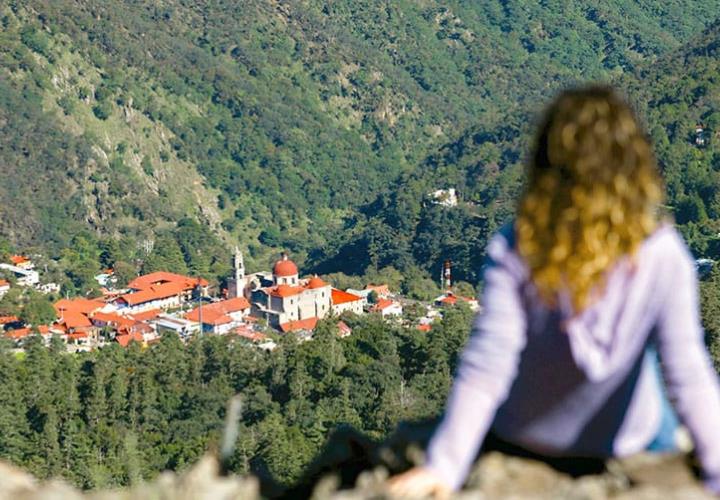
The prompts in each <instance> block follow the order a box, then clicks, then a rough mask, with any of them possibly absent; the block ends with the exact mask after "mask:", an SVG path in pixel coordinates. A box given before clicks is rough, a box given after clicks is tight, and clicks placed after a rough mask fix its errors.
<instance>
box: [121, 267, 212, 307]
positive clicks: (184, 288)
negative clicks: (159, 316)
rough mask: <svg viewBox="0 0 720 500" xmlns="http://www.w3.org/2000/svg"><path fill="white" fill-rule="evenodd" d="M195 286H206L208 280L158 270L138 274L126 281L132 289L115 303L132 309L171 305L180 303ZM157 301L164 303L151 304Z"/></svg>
mask: <svg viewBox="0 0 720 500" xmlns="http://www.w3.org/2000/svg"><path fill="white" fill-rule="evenodd" d="M197 286H200V287H202V288H206V287H207V286H208V282H207V280H204V279H202V278H191V277H189V276H182V275H180V274H175V273H168V272H165V271H158V272H155V273H150V274H146V275H144V276H138V277H137V278H135V279H134V280H132V281H131V282H130V283H128V288H130V289H131V290H133V291H132V292H130V293H126V294H124V295H121V296H120V297H119V298H118V299H117V300H116V304H118V305H120V306H121V307H123V306H127V307H130V308H132V309H142V308H144V307H152V308H153V309H157V308H159V307H162V308H165V307H172V306H174V305H180V303H181V302H183V301H184V300H185V299H186V298H187V297H188V296H189V295H190V293H191V292H192V291H193V290H194V289H195V288H196V287H197ZM157 302H165V303H164V304H162V303H160V304H153V303H157Z"/></svg>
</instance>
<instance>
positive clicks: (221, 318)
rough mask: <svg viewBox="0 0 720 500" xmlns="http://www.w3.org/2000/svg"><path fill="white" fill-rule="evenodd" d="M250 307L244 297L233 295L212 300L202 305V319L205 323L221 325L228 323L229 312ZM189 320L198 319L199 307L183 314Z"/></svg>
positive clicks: (229, 320)
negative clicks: (226, 298) (231, 297)
mask: <svg viewBox="0 0 720 500" xmlns="http://www.w3.org/2000/svg"><path fill="white" fill-rule="evenodd" d="M249 308H250V302H248V301H247V299H246V298H245V297H235V298H233V299H228V300H222V301H220V302H214V303H212V304H208V305H206V306H202V319H203V323H204V324H206V325H222V324H225V323H230V322H231V321H232V318H231V317H229V316H228V314H230V313H234V312H239V311H244V310H245V309H249ZM185 318H186V319H189V320H190V321H200V308H199V307H197V308H195V309H193V310H192V311H190V312H189V313H187V314H186V315H185Z"/></svg>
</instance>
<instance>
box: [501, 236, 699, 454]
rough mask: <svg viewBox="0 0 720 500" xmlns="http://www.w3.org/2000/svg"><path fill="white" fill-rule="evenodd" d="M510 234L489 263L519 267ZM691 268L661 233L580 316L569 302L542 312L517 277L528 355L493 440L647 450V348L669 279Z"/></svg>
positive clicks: (550, 450)
mask: <svg viewBox="0 0 720 500" xmlns="http://www.w3.org/2000/svg"><path fill="white" fill-rule="evenodd" d="M503 233H504V234H503ZM512 234H513V233H512V231H508V230H505V231H503V232H502V233H501V235H500V237H501V238H503V239H504V240H505V242H506V244H505V245H498V248H497V249H493V248H491V249H490V252H491V254H492V253H496V256H495V257H494V258H493V261H497V260H507V259H513V260H514V259H519V257H517V254H515V252H514V250H513V248H512V247H513V237H512ZM493 265H498V264H495V263H494V264H493ZM516 265H517V262H516ZM691 265H692V261H691V259H690V256H689V255H688V254H687V252H686V251H685V249H684V246H683V244H682V241H681V240H680V239H679V236H678V235H677V233H676V232H675V230H674V229H672V228H671V227H670V226H662V227H661V228H660V229H658V230H657V231H656V232H655V233H654V234H652V235H651V236H650V237H648V238H647V240H646V241H645V242H644V243H643V244H642V246H641V247H640V249H639V250H638V253H637V255H636V256H635V258H634V259H633V260H632V261H631V260H630V259H629V258H628V259H625V260H623V261H621V262H619V263H618V264H617V265H616V266H615V267H614V269H613V270H612V271H611V273H610V276H609V278H608V280H607V282H606V285H605V292H604V293H603V294H602V296H601V297H599V298H597V300H595V301H594V302H593V303H592V304H591V305H590V306H589V307H587V308H586V309H585V310H584V311H583V312H582V313H581V314H580V315H578V316H574V314H573V312H572V307H571V305H570V304H569V301H567V300H565V301H563V300H561V301H560V303H559V305H558V307H555V308H551V307H548V306H547V305H546V304H545V303H544V302H543V301H542V300H540V298H539V297H538V296H537V293H536V292H535V291H534V289H533V287H532V286H531V285H529V283H528V282H527V278H526V274H523V273H522V271H520V273H519V274H518V275H517V277H518V286H520V288H521V290H522V291H521V294H522V295H523V302H524V304H523V306H524V309H525V310H524V314H525V315H526V316H527V321H526V323H527V327H526V332H525V334H526V336H527V339H526V346H525V349H524V351H523V352H522V354H521V356H520V358H519V360H518V363H519V365H518V374H517V377H516V379H515V381H514V383H513V385H512V387H511V389H510V393H509V395H508V399H507V401H506V402H505V403H504V404H503V405H502V406H501V407H500V408H499V410H498V413H497V417H496V419H495V425H494V427H495V431H496V432H497V433H498V434H499V435H500V436H501V437H504V438H506V439H508V440H511V441H512V442H515V443H518V444H521V445H525V446H527V447H528V448H531V449H534V450H535V451H538V452H542V453H546V454H557V453H572V454H576V455H581V456H585V455H588V456H612V455H623V454H627V453H631V452H636V451H638V450H640V449H642V448H643V447H644V446H645V445H647V443H649V442H650V441H651V439H652V438H653V437H654V433H655V432H656V430H657V427H658V425H659V420H660V399H659V397H658V396H659V394H660V387H659V384H658V379H657V376H656V369H655V366H654V365H655V362H656V361H655V360H654V359H651V357H650V356H648V355H647V354H646V345H647V344H648V343H649V342H652V335H653V330H654V328H655V327H656V326H657V322H658V313H659V311H660V310H661V309H662V304H663V302H664V301H665V300H667V289H668V285H669V284H670V282H671V280H672V278H673V274H672V273H669V272H667V270H668V269H674V270H677V269H679V268H682V267H684V268H685V270H687V271H691V270H690V269H688V267H689V266H691ZM516 268H517V269H518V270H520V269H521V267H516ZM510 321H512V320H510ZM678 354H682V353H678Z"/></svg>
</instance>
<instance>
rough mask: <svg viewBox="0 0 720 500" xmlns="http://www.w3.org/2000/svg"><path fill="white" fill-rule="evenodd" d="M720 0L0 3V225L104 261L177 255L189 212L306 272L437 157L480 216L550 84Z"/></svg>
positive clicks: (644, 49) (623, 65) (32, 242)
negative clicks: (111, 254) (162, 251)
mask: <svg viewBox="0 0 720 500" xmlns="http://www.w3.org/2000/svg"><path fill="white" fill-rule="evenodd" d="M718 7H720V2H704V3H703V4H702V5H698V4H697V3H696V2H688V1H674V2H665V3H663V5H662V6H658V5H651V4H646V3H641V4H634V3H630V2H614V3H610V4H609V3H607V2H570V3H567V2H553V1H547V2H542V3H540V4H537V5H535V4H526V3H525V2H517V1H510V2H507V1H505V2H499V1H494V0H493V1H490V0H484V1H480V2H473V3H470V4H467V3H465V2H443V3H442V5H441V4H440V3H439V2H434V1H423V2H409V1H408V2H405V1H403V2H379V1H363V2H356V1H333V2H322V1H305V2H296V3H290V4H285V3H279V2H265V1H248V2H243V3H242V4H237V3H235V2H226V1H213V2H205V3H197V2H185V1H181V0H169V1H166V2H163V3H161V4H158V3H157V2H149V1H126V2H104V1H99V0H95V1H93V0H85V1H72V0H60V1H57V2H40V1H33V0H31V1H27V2H9V3H8V4H6V6H5V7H3V8H2V11H1V12H0V20H1V22H2V27H3V29H2V32H0V38H1V41H2V43H1V44H0V47H1V48H0V57H2V59H1V60H2V63H1V64H0V71H1V72H2V78H0V102H1V103H2V104H1V105H0V131H1V132H0V138H1V139H2V142H3V147H2V148H1V149H0V165H1V166H2V168H1V169H0V170H1V171H0V181H1V182H0V194H1V195H2V200H3V203H2V207H0V216H1V217H0V234H2V236H3V237H5V238H7V239H8V240H10V242H11V243H12V244H14V245H15V246H18V247H19V248H23V249H27V248H28V247H33V246H34V247H36V248H38V249H40V250H44V251H46V252H49V253H50V254H54V255H58V254H59V251H60V249H62V248H63V247H67V246H70V245H72V244H73V243H72V242H73V238H78V237H80V238H82V239H83V241H86V242H89V244H90V245H93V246H96V247H98V248H100V250H99V251H98V252H97V253H98V254H99V253H100V252H101V249H102V245H108V244H114V243H108V240H115V241H120V242H121V245H120V246H121V251H119V252H116V253H117V255H116V259H119V260H121V261H123V262H131V263H132V264H133V265H135V266H140V265H142V263H143V261H144V260H145V255H144V254H143V253H142V252H139V251H138V250H137V245H138V244H143V243H146V242H147V241H148V240H151V242H155V240H158V241H160V243H161V245H156V246H155V247H156V248H160V247H162V246H167V245H170V246H171V247H173V249H171V251H169V253H172V252H176V250H177V247H178V246H179V247H182V246H183V236H182V235H178V234H177V231H176V224H177V221H178V220H181V219H183V218H188V219H189V220H190V221H195V222H198V223H199V224H200V229H199V231H200V232H201V233H199V234H198V235H197V236H198V238H197V239H199V240H201V241H204V242H209V243H208V245H210V246H212V247H213V248H215V247H217V248H222V247H223V245H228V244H229V243H235V242H237V241H239V242H241V244H242V246H243V247H244V248H247V249H248V250H249V251H250V252H249V260H250V265H251V266H252V265H255V264H258V265H259V264H266V263H267V261H268V260H269V259H270V254H271V253H272V252H275V251H277V249H279V248H287V249H290V250H291V251H292V252H293V253H294V254H295V255H296V258H297V259H298V260H300V261H302V260H303V259H304V258H305V257H306V255H308V253H312V254H313V255H312V256H311V257H312V258H311V262H314V263H315V264H316V265H320V264H322V263H323V262H327V261H328V259H330V258H332V255H333V254H334V252H335V250H336V249H337V247H338V242H337V241H336V240H337V235H338V234H340V235H343V237H344V235H345V233H344V231H345V230H346V229H345V228H346V227H347V226H348V225H353V224H356V223H357V224H360V225H361V224H362V217H363V215H362V214H363V213H367V210H359V207H362V206H364V205H366V204H368V203H370V202H372V201H373V200H374V199H375V197H376V196H377V194H378V193H379V192H381V191H383V190H384V189H385V188H387V187H388V186H392V185H393V183H396V182H398V179H400V182H401V183H402V184H404V183H405V182H406V179H412V178H413V176H416V175H417V174H418V172H422V171H424V170H427V169H432V170H435V171H437V174H438V175H437V176H436V180H433V183H432V184H439V183H442V184H450V183H457V184H458V187H459V188H460V189H461V190H462V192H463V193H464V194H465V198H466V199H469V200H473V201H476V202H478V203H480V204H481V207H482V210H483V211H484V210H494V208H493V207H495V205H497V204H498V203H499V204H500V205H503V206H504V204H503V200H504V199H505V198H508V197H511V196H512V193H513V188H511V187H510V188H509V187H508V186H511V185H514V183H512V182H509V181H508V180H507V179H506V178H509V179H511V180H512V179H516V178H517V177H518V175H517V173H516V172H514V171H511V172H509V173H506V172H505V170H506V169H507V167H509V166H511V165H514V164H517V163H518V161H519V158H520V156H521V149H522V148H521V145H522V141H523V140H522V137H523V134H524V133H525V132H526V131H527V129H528V127H527V125H528V121H529V117H530V116H532V112H533V111H535V110H536V109H537V107H538V106H539V105H540V104H541V103H542V102H544V100H545V99H546V98H547V96H549V95H551V94H552V92H553V91H554V90H556V89H557V88H560V87H562V86H564V85H567V84H568V83H570V82H573V81H579V80H586V79H609V78H614V77H617V76H619V75H622V74H624V73H627V72H633V71H636V70H637V68H641V67H645V66H646V65H648V64H649V63H653V62H654V61H656V60H657V58H658V57H659V56H661V55H662V54H664V53H667V52H668V51H670V50H673V49H675V48H677V47H679V46H680V45H681V44H682V43H684V42H686V41H687V40H688V39H690V38H691V37H692V36H694V35H695V34H697V33H699V32H700V31H701V30H702V29H703V27H704V25H705V23H707V22H708V21H709V20H711V19H712V17H713V16H714V13H715V12H716V10H717V8H718ZM428 158H429V159H428ZM469 167H473V168H469ZM445 174H447V175H445ZM422 187H423V189H424V188H425V187H426V186H425V184H423V185H422ZM431 187H435V186H434V185H432V186H431ZM410 193H411V194H412V196H413V197H415V198H417V197H422V196H423V195H424V194H425V193H424V192H416V191H410ZM396 202H399V200H394V201H393V200H391V201H390V203H396ZM500 213H501V214H503V215H504V214H506V211H501V212H500ZM483 215H487V214H483ZM491 215H492V214H491ZM358 217H360V220H358V219H357V218H358ZM443 217H445V216H437V217H436V218H437V219H442V218H443ZM448 217H449V218H450V220H449V221H446V222H448V223H455V221H454V219H455V218H457V217H460V218H461V219H463V221H460V224H461V225H462V227H463V228H465V227H468V226H474V225H476V221H475V219H474V218H472V217H471V218H470V219H467V217H469V216H465V215H452V216H448ZM501 217H502V215H501ZM466 219H467V220H466ZM441 222H442V221H441V220H437V221H435V222H431V223H429V227H428V231H432V230H433V224H441ZM410 223H412V220H411V221H410ZM358 230H362V228H360V229H358ZM474 231H476V232H479V233H483V234H484V232H485V231H486V229H475V230H474ZM347 239H350V238H349V237H348V238H347ZM374 239H375V240H378V238H374ZM380 240H381V238H380ZM472 245H473V244H471V246H472ZM476 246H477V245H476ZM479 246H480V247H481V246H482V245H481V244H480V245H479ZM145 248H147V245H145ZM361 248H363V247H362V245H361ZM454 248H455V247H454V246H453V245H450V246H448V247H443V248H441V249H438V248H429V249H421V250H417V251H415V252H414V253H413V254H412V259H411V260H410V261H408V262H403V261H398V259H397V258H396V257H395V256H393V254H387V255H383V256H381V257H378V258H375V259H373V258H365V259H363V261H362V262H363V264H368V265H369V264H372V265H373V266H377V265H381V266H382V265H383V264H388V263H391V264H393V265H395V266H399V267H401V268H402V267H408V265H411V264H412V265H415V264H419V269H420V271H421V272H425V271H427V270H429V269H434V264H435V262H434V261H433V259H435V258H436V254H437V253H438V252H442V253H444V254H448V255H447V256H448V257H451V258H455V259H456V260H458V261H462V260H463V258H465V257H462V256H461V255H459V256H455V255H453V254H454V253H455V250H454ZM473 248H475V246H473ZM382 251H383V247H382V245H380V246H378V247H377V252H379V253H381V252H382ZM458 251H463V252H466V253H467V252H468V251H469V250H462V249H460V250H458ZM473 251H474V250H473ZM201 253H202V255H203V259H205V261H204V262H203V263H201V264H198V263H197V262H195V260H196V258H197V255H196V256H193V255H189V254H188V253H187V252H185V253H184V259H185V264H186V265H188V266H189V267H191V268H198V269H200V270H209V271H210V272H212V273H215V274H217V275H221V274H223V273H224V272H225V271H226V268H227V265H226V262H225V261H224V260H223V257H222V252H216V253H213V252H211V251H210V250H208V251H205V252H201ZM426 259H430V261H428V260H426ZM96 260H97V259H96ZM405 260H406V261H407V259H405ZM416 261H417V262H416ZM431 261H432V262H431ZM102 264H103V265H106V264H108V265H112V264H113V262H102ZM321 267H322V266H321ZM325 268H328V265H327V264H326V265H325ZM351 271H353V272H354V273H357V272H363V271H364V269H353V270H351ZM461 275H462V276H463V278H465V279H469V280H473V279H475V278H476V275H475V274H474V273H472V272H470V271H467V272H465V271H461ZM77 285H79V286H80V287H81V288H82V287H83V285H86V284H83V283H82V282H80V283H77Z"/></svg>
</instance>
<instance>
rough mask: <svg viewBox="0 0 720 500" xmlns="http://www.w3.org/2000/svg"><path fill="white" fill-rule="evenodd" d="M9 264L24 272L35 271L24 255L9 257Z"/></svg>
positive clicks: (30, 261) (33, 265)
mask: <svg viewBox="0 0 720 500" xmlns="http://www.w3.org/2000/svg"><path fill="white" fill-rule="evenodd" d="M10 263H11V264H12V265H13V266H15V267H19V268H20V269H24V270H26V271H31V270H33V269H35V264H33V262H32V260H30V258H29V257H25V256H24V255H11V256H10Z"/></svg>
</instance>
